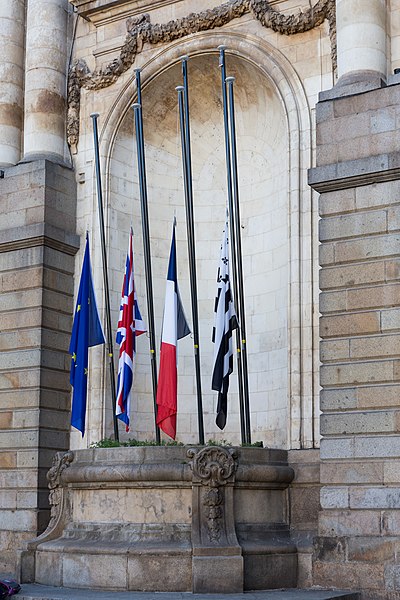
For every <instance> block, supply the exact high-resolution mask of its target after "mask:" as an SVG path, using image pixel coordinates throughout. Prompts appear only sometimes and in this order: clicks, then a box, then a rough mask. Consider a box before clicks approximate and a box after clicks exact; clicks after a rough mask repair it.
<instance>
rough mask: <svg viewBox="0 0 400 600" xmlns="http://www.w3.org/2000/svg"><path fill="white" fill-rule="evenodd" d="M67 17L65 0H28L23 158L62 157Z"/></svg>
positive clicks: (63, 144)
mask: <svg viewBox="0 0 400 600" xmlns="http://www.w3.org/2000/svg"><path fill="white" fill-rule="evenodd" d="M67 17H68V2H67V0H28V11H27V18H26V19H27V34H26V65H25V68H26V72H25V124H24V159H25V160H33V159H35V158H48V159H50V160H55V161H58V162H63V160H64V148H65V108H66V76H67Z"/></svg>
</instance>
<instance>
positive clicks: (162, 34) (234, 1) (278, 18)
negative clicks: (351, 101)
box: [67, 0, 336, 148]
mask: <svg viewBox="0 0 400 600" xmlns="http://www.w3.org/2000/svg"><path fill="white" fill-rule="evenodd" d="M246 12H250V13H251V14H252V15H253V17H254V18H255V19H256V20H257V21H259V23H261V25H262V26H263V27H268V28H270V29H272V30H273V31H276V32H278V33H280V34H283V35H293V34H296V33H304V32H306V31H309V30H310V29H313V28H314V27H318V26H319V25H321V24H322V23H323V22H324V20H325V19H326V20H328V22H329V33H330V38H331V54H332V61H333V65H334V68H335V65H336V18H335V0H318V1H317V3H316V4H315V6H313V7H311V8H310V9H308V10H306V11H304V12H298V13H296V14H292V15H284V14H282V13H281V12H279V11H277V10H276V9H274V8H273V7H272V6H271V2H269V1H268V0H231V1H230V2H226V3H224V4H221V5H219V6H216V7H215V8H212V9H208V10H205V11H202V12H199V13H191V14H189V15H188V16H186V17H182V18H180V19H175V20H173V21H168V22H167V23H163V24H159V23H156V24H152V23H151V22H150V17H149V15H148V14H142V15H140V16H139V17H130V18H129V19H127V30H128V33H127V36H126V38H125V42H124V44H123V45H122V48H121V51H120V54H119V56H118V57H117V58H115V59H114V60H113V61H112V62H110V63H109V64H108V65H106V66H105V67H104V68H102V69H99V70H96V71H93V72H91V71H90V69H89V67H88V66H87V64H86V62H85V61H83V60H78V61H76V62H75V63H74V64H73V65H72V67H71V69H70V72H69V79H68V120H67V139H68V143H69V145H70V146H72V147H73V148H74V147H76V145H77V143H78V139H79V111H80V90H81V88H84V89H87V90H100V89H102V88H105V87H108V86H110V85H112V84H113V83H115V82H116V81H117V80H118V78H119V77H120V76H121V75H122V73H125V72H126V71H127V70H128V69H129V68H130V67H131V66H132V65H133V63H134V61H135V58H136V55H137V54H138V53H139V52H141V51H142V48H143V45H144V44H145V43H148V44H153V45H155V44H159V43H168V42H172V41H174V40H177V39H181V38H184V37H186V36H188V35H191V34H194V33H198V32H200V31H208V30H212V29H216V28H219V27H222V26H223V25H226V24H228V23H230V22H231V21H232V20H233V19H237V18H240V17H241V16H243V15H244V14H245V13H246Z"/></svg>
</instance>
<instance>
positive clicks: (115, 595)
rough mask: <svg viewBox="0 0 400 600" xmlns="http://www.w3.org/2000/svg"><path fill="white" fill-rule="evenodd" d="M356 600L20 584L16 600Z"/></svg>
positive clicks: (288, 593) (305, 593) (353, 599)
mask: <svg viewBox="0 0 400 600" xmlns="http://www.w3.org/2000/svg"><path fill="white" fill-rule="evenodd" d="M221 598H226V599H229V600H338V599H340V600H359V594H358V593H357V592H349V591H347V592H346V591H340V590H320V589H314V590H293V589H291V590H270V591H257V592H245V593H243V594H223V595H221V594H204V595H203V594H191V593H189V592H110V591H107V592H105V591H99V590H82V589H80V590H79V589H71V588H58V587H50V586H45V585H38V584H31V583H29V584H25V583H24V584H23V585H22V589H21V591H20V593H19V594H18V596H16V597H15V599H16V600H221Z"/></svg>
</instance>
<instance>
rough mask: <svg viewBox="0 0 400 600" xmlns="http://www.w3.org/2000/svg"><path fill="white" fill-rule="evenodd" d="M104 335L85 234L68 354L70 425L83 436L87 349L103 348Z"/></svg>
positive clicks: (87, 238)
mask: <svg viewBox="0 0 400 600" xmlns="http://www.w3.org/2000/svg"><path fill="white" fill-rule="evenodd" d="M104 343H105V339H104V333H103V329H102V327H101V323H100V318H99V313H98V311H97V304H96V297H95V295H94V289H93V279H92V269H91V266H90V254H89V236H88V235H87V234H86V248H85V256H84V258H83V265H82V274H81V281H80V283H79V291H78V299H77V301H76V309H75V316H74V324H73V327H72V334H71V342H70V345H69V352H70V354H71V358H72V360H71V373H70V378H69V380H70V382H71V385H72V386H73V388H74V393H73V397H72V414H71V425H72V426H73V427H75V428H76V429H79V431H81V432H82V437H83V436H84V434H85V416H86V397H87V377H88V348H89V346H97V345H98V344H104Z"/></svg>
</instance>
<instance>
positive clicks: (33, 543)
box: [19, 451, 74, 582]
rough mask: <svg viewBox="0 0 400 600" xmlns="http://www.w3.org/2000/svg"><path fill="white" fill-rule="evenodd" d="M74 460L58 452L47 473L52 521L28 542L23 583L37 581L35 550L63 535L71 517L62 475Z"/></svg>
mask: <svg viewBox="0 0 400 600" xmlns="http://www.w3.org/2000/svg"><path fill="white" fill-rule="evenodd" d="M73 460H74V453H73V452H71V451H68V452H56V454H55V455H54V457H53V464H52V466H51V468H50V469H49V471H48V472H47V481H48V484H49V489H50V493H49V504H50V521H49V524H48V525H47V528H46V530H45V531H44V532H43V533H42V534H41V535H39V536H38V537H37V538H35V539H34V540H30V541H27V542H26V545H25V547H24V548H23V549H22V550H21V552H20V556H19V571H20V578H21V581H24V582H33V581H34V580H35V550H36V548H37V547H38V546H39V544H41V543H42V542H48V541H50V540H54V539H56V538H57V537H60V536H61V535H62V532H63V530H64V526H65V524H66V522H67V521H68V519H69V517H70V506H69V499H68V496H67V495H66V490H65V488H64V487H63V485H62V482H61V475H62V473H63V471H65V469H67V468H68V467H69V466H70V464H71V463H72V461H73Z"/></svg>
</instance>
